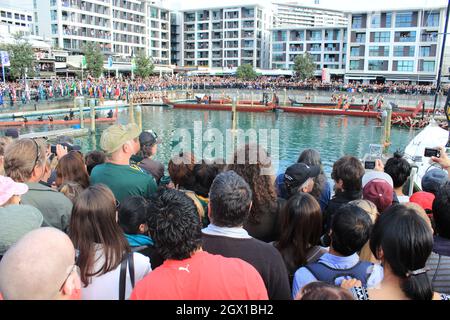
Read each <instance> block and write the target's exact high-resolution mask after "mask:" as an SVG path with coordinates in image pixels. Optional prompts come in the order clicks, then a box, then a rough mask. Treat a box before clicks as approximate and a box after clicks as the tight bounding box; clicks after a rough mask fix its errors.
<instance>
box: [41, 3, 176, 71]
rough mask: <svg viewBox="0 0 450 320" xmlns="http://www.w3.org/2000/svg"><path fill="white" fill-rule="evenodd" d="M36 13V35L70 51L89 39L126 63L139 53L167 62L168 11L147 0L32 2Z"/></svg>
mask: <svg viewBox="0 0 450 320" xmlns="http://www.w3.org/2000/svg"><path fill="white" fill-rule="evenodd" d="M35 12H36V16H37V21H36V24H37V25H38V27H39V29H38V31H39V35H41V36H44V37H49V38H51V39H52V42H53V46H55V47H59V48H63V49H66V50H68V51H70V52H71V53H81V52H82V50H83V46H84V45H85V44H87V43H89V42H90V43H95V44H97V45H98V46H99V47H100V49H101V51H102V52H103V53H104V54H106V55H113V56H114V61H119V62H129V61H131V56H133V55H136V54H138V53H139V52H147V53H148V54H150V56H153V55H154V56H155V59H156V60H157V62H158V63H164V62H166V63H168V61H169V52H170V34H169V11H168V10H167V9H164V8H161V7H159V6H158V5H156V4H154V3H152V2H150V1H147V0H45V1H39V3H37V1H35Z"/></svg>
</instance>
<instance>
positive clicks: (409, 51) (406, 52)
mask: <svg viewBox="0 0 450 320" xmlns="http://www.w3.org/2000/svg"><path fill="white" fill-rule="evenodd" d="M414 53H415V48H414V47H411V46H394V57H414Z"/></svg>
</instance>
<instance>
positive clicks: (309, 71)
mask: <svg viewBox="0 0 450 320" xmlns="http://www.w3.org/2000/svg"><path fill="white" fill-rule="evenodd" d="M315 70H316V64H315V63H314V60H313V58H312V57H311V55H310V54H309V53H305V54H303V55H298V56H296V57H295V60H294V71H295V74H296V76H297V77H299V78H300V79H301V80H307V79H310V78H312V77H314V71H315Z"/></svg>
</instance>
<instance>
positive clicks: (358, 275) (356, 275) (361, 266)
mask: <svg viewBox="0 0 450 320" xmlns="http://www.w3.org/2000/svg"><path fill="white" fill-rule="evenodd" d="M305 268H306V269H307V270H308V271H309V272H311V273H312V275H313V276H314V277H315V278H316V279H317V280H319V281H323V282H326V283H329V284H333V285H335V284H336V283H335V281H336V279H337V278H340V277H350V278H353V279H357V280H359V281H361V283H362V285H363V286H364V287H365V286H367V280H368V279H369V276H370V275H371V274H372V271H373V263H371V262H367V261H359V262H358V263H357V264H355V265H354V266H353V267H351V268H349V269H334V268H332V267H329V266H327V265H326V264H324V263H323V262H315V263H310V264H308V265H306V266H305Z"/></svg>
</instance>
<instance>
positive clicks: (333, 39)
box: [271, 27, 347, 76]
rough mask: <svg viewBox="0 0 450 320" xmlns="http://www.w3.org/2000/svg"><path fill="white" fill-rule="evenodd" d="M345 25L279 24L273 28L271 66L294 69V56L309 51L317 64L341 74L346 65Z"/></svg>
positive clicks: (320, 69)
mask: <svg viewBox="0 0 450 320" xmlns="http://www.w3.org/2000/svg"><path fill="white" fill-rule="evenodd" d="M346 42H347V28H346V27H336V28H331V27H300V28H299V27H288V28H286V27H279V28H274V29H272V48H271V49H272V50H271V68H272V69H286V70H293V67H294V59H295V58H296V57H297V56H298V55H303V54H304V53H306V52H307V53H309V54H310V55H311V57H312V58H313V60H314V62H315V64H316V72H315V74H316V75H317V76H319V75H320V74H321V72H322V69H323V68H327V69H329V71H330V74H331V75H340V76H343V75H344V72H345V67H346V50H347V48H346Z"/></svg>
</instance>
